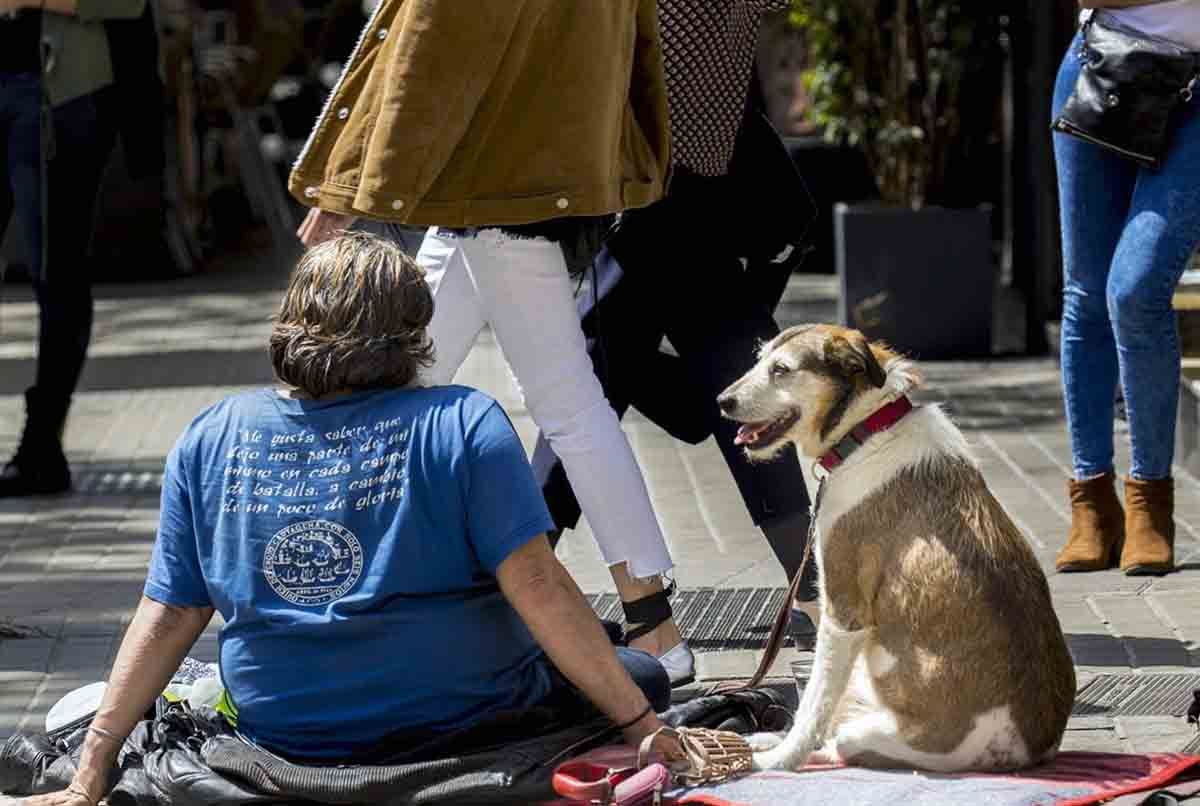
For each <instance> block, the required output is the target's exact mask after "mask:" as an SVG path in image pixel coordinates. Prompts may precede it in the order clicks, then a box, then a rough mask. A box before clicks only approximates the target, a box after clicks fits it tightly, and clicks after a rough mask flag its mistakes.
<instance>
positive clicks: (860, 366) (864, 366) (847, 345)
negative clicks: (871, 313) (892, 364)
mask: <svg viewBox="0 0 1200 806" xmlns="http://www.w3.org/2000/svg"><path fill="white" fill-rule="evenodd" d="M825 361H826V363H828V364H830V365H832V366H835V367H837V368H838V369H840V370H841V372H842V373H843V374H844V375H845V376H846V377H848V378H849V377H853V376H855V375H866V376H867V380H868V381H870V382H871V385H872V386H874V387H875V388H876V389H881V388H883V385H884V384H885V383H887V373H886V372H884V371H883V367H881V366H879V361H878V360H877V359H876V358H875V353H873V352H871V345H870V343H869V342H868V341H867V337H866V336H864V335H863V334H862V333H860V332H859V331H857V330H856V331H853V332H852V333H850V334H848V335H847V336H844V337H843V336H836V337H834V338H833V339H830V340H829V341H828V342H826V343H825Z"/></svg>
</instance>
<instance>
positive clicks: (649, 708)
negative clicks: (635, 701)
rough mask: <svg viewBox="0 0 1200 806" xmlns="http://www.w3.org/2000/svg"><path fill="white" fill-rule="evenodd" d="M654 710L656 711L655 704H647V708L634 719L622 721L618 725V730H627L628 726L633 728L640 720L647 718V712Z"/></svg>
mask: <svg viewBox="0 0 1200 806" xmlns="http://www.w3.org/2000/svg"><path fill="white" fill-rule="evenodd" d="M653 711H654V706H653V705H647V706H646V710H644V711H642V712H641V713H640V714H638V715H637V716H635V717H634V718H633V719H631V720H629V721H628V722H624V723H622V724H620V725H617V730H625V729H626V728H632V727H633V726H634V725H636V724H637V723H639V722H641V721H642V720H643V719H645V718H646V714H649V713H651V712H653Z"/></svg>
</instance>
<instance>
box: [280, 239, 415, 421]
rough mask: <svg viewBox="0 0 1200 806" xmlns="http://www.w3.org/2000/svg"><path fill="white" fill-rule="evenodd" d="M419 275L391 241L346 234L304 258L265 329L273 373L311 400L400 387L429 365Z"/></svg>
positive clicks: (319, 246)
mask: <svg viewBox="0 0 1200 806" xmlns="http://www.w3.org/2000/svg"><path fill="white" fill-rule="evenodd" d="M432 318H433V295H432V293H431V292H430V290H429V286H428V285H427V284H426V283H425V274H424V272H423V271H422V270H421V269H420V268H418V266H417V265H416V264H415V263H413V261H412V259H411V258H409V257H408V255H406V254H404V252H403V251H401V249H400V248H399V247H398V246H396V245H395V244H394V243H392V242H390V241H387V240H384V239H383V238H379V237H377V236H374V235H370V234H367V233H365V232H347V233H342V234H340V235H338V236H337V237H334V238H331V239H330V240H328V241H325V242H324V243H321V244H318V245H317V246H314V247H313V248H311V249H309V250H308V251H307V252H305V253H304V256H303V257H301V258H300V262H299V264H298V265H297V266H296V270H295V272H293V273H292V278H291V281H290V282H289V283H288V288H287V292H286V293H285V294H284V297H283V302H282V303H281V304H280V306H279V314H278V315H277V316H276V317H275V320H274V322H275V326H274V328H273V329H272V331H271V364H272V366H273V367H274V368H275V375H276V376H277V377H278V378H279V380H281V381H282V382H284V383H285V384H288V385H290V386H293V387H295V388H297V389H299V390H300V391H302V392H304V393H305V394H306V395H309V396H311V397H322V396H324V395H327V394H329V393H331V392H335V391H339V390H343V389H348V390H349V389H353V390H360V389H378V388H389V387H402V386H408V385H409V384H411V383H413V382H414V381H415V380H416V379H417V376H418V373H419V372H420V370H421V369H423V368H425V367H428V366H430V365H431V364H432V363H433V343H432V342H431V341H430V339H429V335H428V334H427V333H426V330H425V329H426V327H427V326H428V325H429V321H430V320H431V319H432Z"/></svg>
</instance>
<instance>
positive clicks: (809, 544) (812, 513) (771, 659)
mask: <svg viewBox="0 0 1200 806" xmlns="http://www.w3.org/2000/svg"><path fill="white" fill-rule="evenodd" d="M817 467H818V465H817V464H814V465H813V473H814V475H817V477H818V481H817V494H816V496H814V498H813V502H812V506H811V507H809V510H808V539H807V540H806V541H805V545H804V556H803V557H801V558H800V567H799V568H798V569H797V570H796V575H795V576H794V577H793V578H792V584H791V585H790V586H789V587H788V591H787V596H785V597H784V599H783V604H782V605H780V606H779V612H778V613H776V614H775V623H774V624H773V625H772V626H771V632H770V634H769V635H768V636H767V645H766V647H764V648H763V654H762V657H761V658H760V659H759V661H758V669H756V670H755V672H754V676H753V677H751V678H750V679H749V680H748V681H747V682H745V683H731V682H724V683H718V684H716V685H715V686H713V687H712V688H711V689H709V690H708V691H707V692H706V694H707V695H709V696H711V695H713V694H730V693H732V692H735V691H744V690H746V689H752V688H758V686H759V685H760V684H761V683H762V681H763V680H765V679H766V677H767V672H769V671H770V669H771V665H772V664H773V663H775V659H776V658H777V657H779V650H781V649H782V648H783V642H784V641H785V640H786V638H787V626H788V619H789V618H791V610H792V600H794V599H795V598H796V594H797V593H798V592H799V591H800V585H801V580H803V579H804V569H806V568H807V567H808V563H809V561H810V560H811V559H812V553H813V544H814V543H816V542H817V514H818V513H819V512H820V511H821V498H822V497H823V496H824V495H825V480H826V479H827V478H829V474H828V472H826V473H825V474H823V475H818V474H817V473H816V470H817Z"/></svg>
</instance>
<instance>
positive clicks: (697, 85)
mask: <svg viewBox="0 0 1200 806" xmlns="http://www.w3.org/2000/svg"><path fill="white" fill-rule="evenodd" d="M788 5H789V2H788V0H658V20H659V26H660V28H661V31H662V43H663V58H664V61H665V63H666V73H667V100H668V105H669V107H670V110H671V147H672V150H673V152H674V155H673V156H674V162H675V164H676V165H678V166H681V167H683V168H686V169H687V170H689V171H692V172H693V173H697V174H700V175H701V176H724V175H725V173H726V172H727V171H728V169H729V163H730V160H732V159H733V147H734V143H735V142H736V141H737V135H738V130H739V129H740V128H741V125H742V116H743V114H744V113H745V109H746V96H747V94H748V92H749V90H750V76H751V71H752V68H753V66H754V55H755V52H756V50H757V47H758V29H759V26H760V25H761V24H762V19H763V16H764V15H766V14H768V13H770V12H773V11H782V10H784V9H786V8H788Z"/></svg>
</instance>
